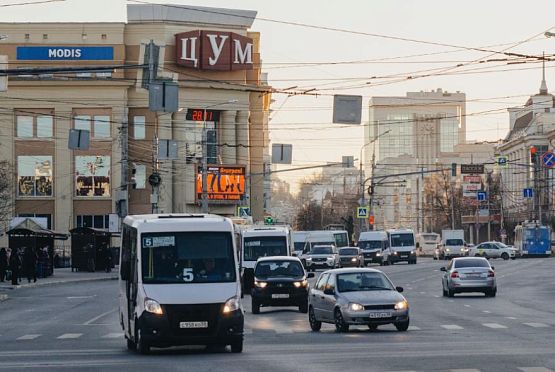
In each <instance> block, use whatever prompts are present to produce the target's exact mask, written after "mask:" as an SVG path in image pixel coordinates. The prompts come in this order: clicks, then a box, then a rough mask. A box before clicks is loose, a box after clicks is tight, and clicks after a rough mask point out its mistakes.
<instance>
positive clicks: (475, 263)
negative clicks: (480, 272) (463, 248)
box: [455, 258, 490, 269]
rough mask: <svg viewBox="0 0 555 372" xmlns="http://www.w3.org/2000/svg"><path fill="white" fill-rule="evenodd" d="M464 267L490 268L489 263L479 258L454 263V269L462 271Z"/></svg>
mask: <svg viewBox="0 0 555 372" xmlns="http://www.w3.org/2000/svg"><path fill="white" fill-rule="evenodd" d="M465 267H490V266H489V262H488V261H487V260H485V259H481V258H469V259H464V260H457V261H455V268H456V269H462V268H465Z"/></svg>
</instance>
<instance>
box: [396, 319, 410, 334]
mask: <svg viewBox="0 0 555 372" xmlns="http://www.w3.org/2000/svg"><path fill="white" fill-rule="evenodd" d="M409 324H410V320H409V319H407V320H405V321H404V322H397V323H395V328H397V330H398V331H399V332H406V331H407V330H408V329H409Z"/></svg>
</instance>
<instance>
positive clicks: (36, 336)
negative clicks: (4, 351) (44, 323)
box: [16, 335, 41, 341]
mask: <svg viewBox="0 0 555 372" xmlns="http://www.w3.org/2000/svg"><path fill="white" fill-rule="evenodd" d="M40 336H41V335H23V336H21V337H18V338H16V340H17V341H23V340H34V339H35V338H39V337H40Z"/></svg>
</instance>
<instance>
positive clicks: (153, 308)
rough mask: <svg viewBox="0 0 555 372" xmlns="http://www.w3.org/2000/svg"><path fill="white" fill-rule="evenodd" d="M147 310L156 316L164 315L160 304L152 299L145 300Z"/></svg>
mask: <svg viewBox="0 0 555 372" xmlns="http://www.w3.org/2000/svg"><path fill="white" fill-rule="evenodd" d="M145 310H146V311H148V312H149V313H152V314H156V315H162V314H164V311H163V310H162V306H160V304H159V303H158V302H156V301H154V300H151V299H150V298H147V299H145Z"/></svg>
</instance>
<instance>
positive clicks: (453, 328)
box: [441, 324, 464, 330]
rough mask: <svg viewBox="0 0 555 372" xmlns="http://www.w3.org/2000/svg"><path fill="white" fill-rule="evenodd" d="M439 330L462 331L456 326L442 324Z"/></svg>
mask: <svg viewBox="0 0 555 372" xmlns="http://www.w3.org/2000/svg"><path fill="white" fill-rule="evenodd" d="M441 328H445V329H448V330H457V329H464V328H463V327H461V326H458V325H456V324H443V325H442V326H441Z"/></svg>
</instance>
